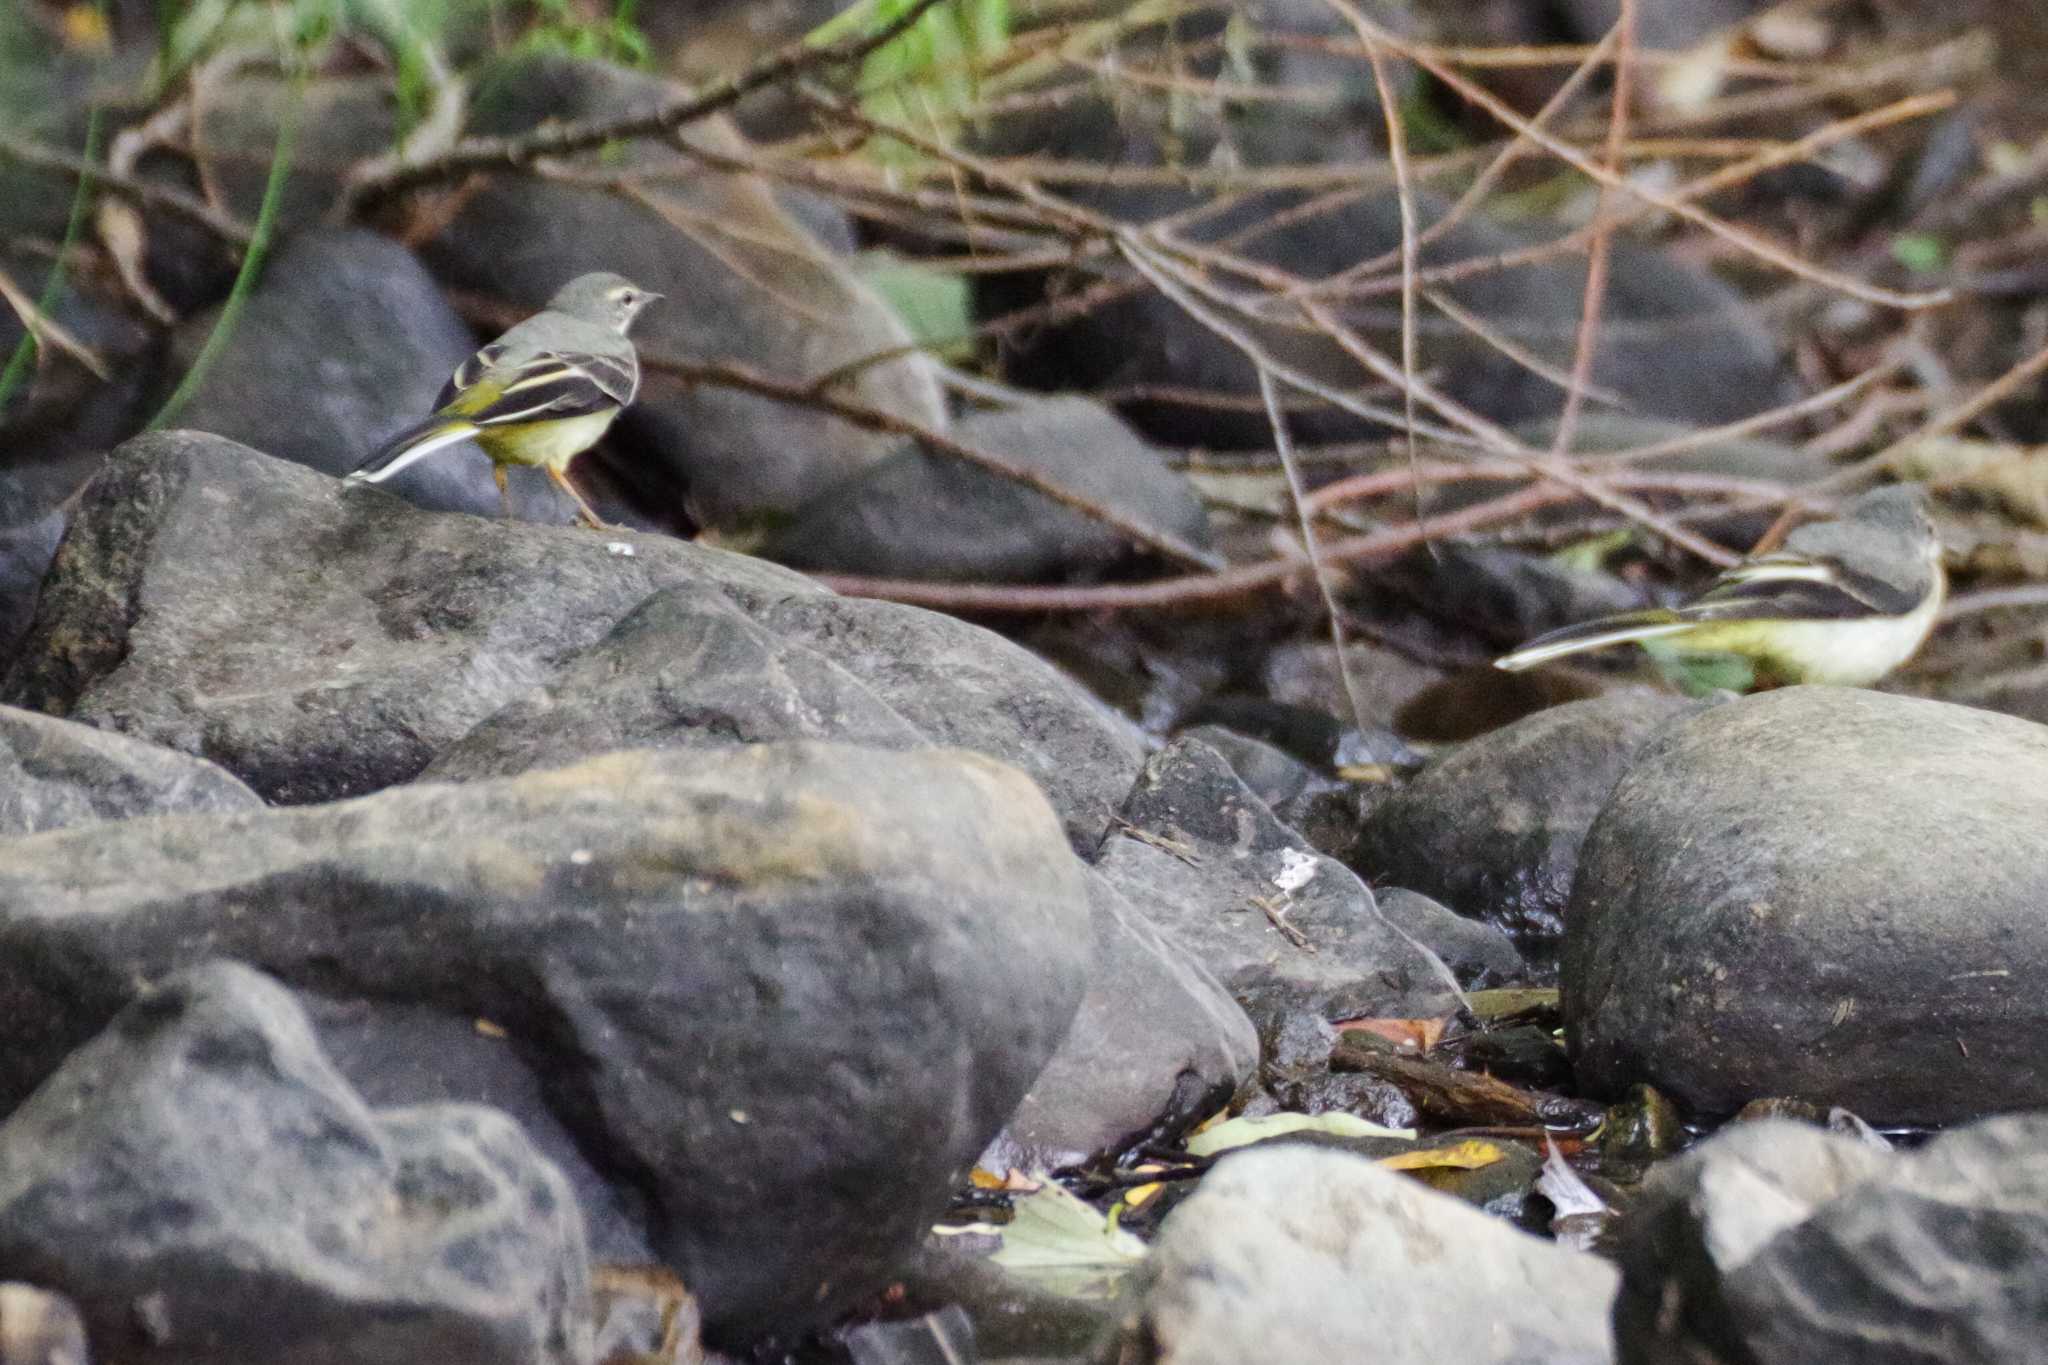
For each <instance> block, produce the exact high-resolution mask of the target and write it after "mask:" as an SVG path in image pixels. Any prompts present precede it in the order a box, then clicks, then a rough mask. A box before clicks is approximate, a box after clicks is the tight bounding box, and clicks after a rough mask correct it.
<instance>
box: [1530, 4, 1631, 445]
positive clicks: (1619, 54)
mask: <svg viewBox="0 0 2048 1365" xmlns="http://www.w3.org/2000/svg"><path fill="white" fill-rule="evenodd" d="M1635 27H1636V6H1635V0H1621V12H1620V15H1619V16H1618V17H1617V18H1616V19H1615V21H1614V32H1615V40H1614V104H1613V109H1612V111H1611V112H1610V114H1609V116H1608V121H1607V149H1606V152H1605V154H1604V157H1603V164H1604V166H1605V169H1606V170H1607V171H1608V173H1609V174H1610V175H1612V176H1613V177H1614V179H1615V181H1616V182H1620V181H1621V180H1622V174H1621V171H1622V165H1621V143H1622V139H1623V137H1624V136H1626V130H1627V128H1628V96H1629V86H1630V84H1631V82H1632V81H1633V80H1634V78H1635V72H1634V70H1633V69H1632V68H1631V66H1630V58H1632V57H1633V56H1634V55H1635V50H1636V36H1635ZM1597 193H1598V198H1597V200H1596V202H1595V203H1594V206H1593V240H1592V243H1591V245H1590V246H1588V247H1587V250H1586V287H1585V291H1584V297H1583V299H1582V300H1581V302H1580V304H1579V334H1578V336H1577V337H1575V338H1574V339H1573V341H1572V375H1571V383H1569V384H1567V385H1566V386H1565V390H1564V410H1563V411H1562V412H1560V413H1559V414H1558V419H1557V433H1556V435H1555V436H1553V437H1552V438H1551V442H1550V453H1551V455H1552V456H1553V457H1555V458H1559V459H1562V458H1563V457H1564V456H1566V455H1568V454H1570V453H1571V450H1572V438H1573V437H1574V436H1577V435H1578V432H1579V407H1580V405H1581V404H1582V403H1583V402H1584V401H1585V393H1586V383H1587V381H1588V380H1590V379H1591V378H1592V377H1593V358H1594V356H1595V355H1596V354H1598V352H1599V341H1600V309H1601V305H1602V304H1603V303H1604V302H1605V301H1606V298H1607V260H1608V253H1609V248H1610V247H1612V245H1613V243H1614V222H1613V218H1612V216H1611V214H1610V212H1609V209H1610V204H1611V201H1612V196H1613V190H1612V188H1611V187H1610V186H1608V185H1606V184H1602V185H1601V186H1600V188H1599V190H1598V192H1597Z"/></svg>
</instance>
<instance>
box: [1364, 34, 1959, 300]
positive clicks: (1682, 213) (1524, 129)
mask: <svg viewBox="0 0 2048 1365" xmlns="http://www.w3.org/2000/svg"><path fill="white" fill-rule="evenodd" d="M1326 3H1328V4H1331V5H1334V6H1336V7H1338V8H1339V9H1341V10H1342V11H1343V12H1344V15H1345V17H1346V18H1347V19H1350V20H1351V22H1352V24H1353V26H1354V27H1357V26H1364V27H1366V28H1369V29H1370V30H1371V32H1372V35H1373V37H1374V38H1375V39H1377V40H1378V41H1380V42H1382V43H1384V44H1386V45H1387V46H1388V47H1391V48H1392V49H1394V50H1395V51H1396V52H1399V53H1401V54H1402V55H1403V56H1406V57H1407V58H1408V59H1409V60H1410V61H1413V62H1415V63H1417V64H1418V65H1420V66H1421V67H1422V68H1423V69H1424V70H1426V71H1428V72H1429V73H1430V74H1431V75H1433V76H1435V77H1436V78H1437V79H1438V80H1440V81H1442V82H1443V83H1444V84H1445V85H1447V86H1449V87H1450V88H1451V89H1452V90H1454V91H1455V92H1457V93H1458V94H1459V95H1461V96H1463V97H1464V98H1465V99H1467V100H1470V101H1471V102H1472V103H1474V104H1476V105H1478V106H1479V107H1480V108H1482V109H1484V110H1485V111H1486V112H1487V113H1488V114H1490V115H1492V116H1493V117H1494V119H1496V120H1497V121H1498V122H1500V123H1501V124H1502V125H1504V126H1505V127H1508V128H1511V129H1513V130H1514V131H1516V132H1518V133H1523V134H1524V135H1526V136H1527V137H1528V138H1529V139H1530V140H1531V141H1533V142H1535V143H1536V144H1537V145H1538V146H1540V147H1542V148H1543V149H1544V150H1545V151H1547V152H1549V153H1550V154H1551V155H1552V156H1554V157H1556V158H1558V159H1559V160H1560V161H1563V162H1565V163H1566V164H1567V165H1569V166H1571V167H1572V168H1574V169H1575V170H1577V171H1578V172H1579V173H1580V174H1582V175H1585V176H1586V177H1588V178H1589V179H1591V180H1592V181H1593V182H1594V183H1595V184H1599V185H1604V186H1606V187H1608V188H1610V189H1616V190H1620V191H1621V192H1623V193H1624V194H1629V195H1633V196H1634V197H1635V198H1637V199H1639V200H1641V201H1642V202H1643V203H1645V204H1647V205H1649V206H1650V207H1652V208H1655V209H1661V210H1663V211H1664V212H1666V213H1669V214H1672V215H1674V216H1676V217H1679V218H1683V219H1684V220H1685V221H1686V222H1688V223H1692V224H1694V225H1695V226H1698V227H1702V228H1705V229H1706V230H1707V231H1708V232H1711V233H1713V234H1714V235H1715V236H1717V237H1720V238H1722V239H1723V240H1724V241H1727V242H1730V243H1732V244H1734V245H1735V246H1736V247H1738V248H1739V249H1741V250H1742V251H1745V252H1747V253H1749V254H1750V255H1752V256H1755V257H1756V258H1757V259H1759V260H1762V261H1767V262H1769V263H1770V264H1772V265H1775V266H1777V267H1778V268H1779V269H1781V270H1784V271H1786V272H1787V273H1789V274H1793V275H1797V276H1798V277H1800V278H1801V279H1806V280H1811V281H1813V282H1814V283H1816V284H1821V285H1825V286H1827V287H1828V288H1831V289H1834V290H1837V291H1839V292H1841V293H1844V294H1847V295H1849V296H1850V297H1852V298H1859V299H1862V300H1864V301H1865V302H1866V303H1879V304H1884V305H1885V306H1887V307H1891V308H1908V309H1914V308H1930V307H1933V306H1935V305H1937V304H1942V303H1947V302H1949V301H1950V299H1951V298H1952V297H1953V295H1952V293H1951V292H1950V291H1949V290H1946V289H1939V290H1933V291H1930V292H1926V293H1918V294H1906V293H1900V292H1899V291H1897V290H1893V289H1882V288H1879V287H1878V286H1876V285H1873V284H1868V283H1866V282H1864V281H1862V280H1858V279H1854V278H1852V277H1850V276H1847V275H1843V274H1840V273H1839V272H1837V271H1832V270H1828V269H1825V268H1823V267H1821V266H1817V265H1814V264H1812V263H1811V262H1809V261H1804V260H1801V259H1800V258H1799V257H1797V256H1794V255H1793V254H1791V253H1790V252H1788V251H1785V250H1783V249H1782V248H1780V247H1778V246H1776V245H1774V244H1772V243H1771V242H1769V241H1766V240H1765V239H1764V238H1762V237H1759V236H1757V235H1756V234H1755V233H1753V232H1750V231H1749V230H1747V229H1746V228H1740V227H1737V226H1735V225H1734V224H1733V223H1730V222H1728V221H1727V220H1726V219H1723V218H1720V217H1718V216H1716V215H1714V214H1711V213H1708V212H1706V211H1705V210H1704V209H1701V208H1698V207H1696V206H1694V205H1692V204H1688V203H1685V202H1683V201H1682V200H1679V199H1677V198H1676V197H1674V196H1672V195H1669V194H1663V193H1660V192H1658V191H1656V190H1654V189H1651V188H1650V187H1649V186H1647V185H1639V184H1636V183H1635V182H1633V181H1631V180H1629V179H1628V178H1627V177H1625V176H1622V175H1620V174H1618V173H1616V172H1614V171H1610V170H1608V169H1607V168H1606V167H1605V166H1602V165H1600V164H1599V163H1598V162H1596V161H1595V160H1594V159H1593V158H1591V157H1589V156H1587V155H1586V154H1585V153H1584V152H1582V151H1580V150H1579V149H1578V148H1577V147H1575V146H1573V145H1572V144H1571V143H1570V142H1568V141H1566V140H1565V139H1563V138H1560V137H1557V136H1554V135H1553V134H1551V133H1549V132H1548V131H1546V130H1544V129H1542V128H1539V127H1536V126H1535V125H1534V124H1533V123H1531V122H1530V121H1529V120H1528V119H1526V118H1524V117H1522V115H1520V114H1518V113H1516V112H1515V111H1514V109H1513V108H1511V107H1510V106H1509V105H1508V104H1507V102H1506V101H1504V100H1502V99H1500V98H1499V97H1498V96H1496V95H1495V94H1494V93H1493V92H1492V91H1490V90H1488V89H1486V88H1485V87H1484V86H1482V85H1479V84H1478V83H1477V82H1475V81H1472V80H1468V79H1467V78H1466V77H1464V76H1462V75H1460V74H1459V73H1458V72H1457V71H1455V70H1453V69H1452V68H1450V67H1448V66H1446V65H1445V64H1444V63H1442V62H1439V61H1437V60H1435V59H1434V58H1432V57H1431V56H1430V55H1429V54H1428V53H1427V52H1425V51H1422V50H1420V49H1418V48H1416V47H1415V46H1414V45H1413V44H1411V43H1407V42H1404V41H1402V40H1401V39H1400V38H1399V37H1398V36H1397V35H1395V34H1393V33H1391V32H1389V31H1388V30H1386V29H1385V28H1383V27H1381V26H1380V25H1378V24H1375V23H1373V22H1372V20H1370V19H1368V18H1367V17H1366V16H1365V15H1364V14H1363V13H1362V12H1360V11H1359V9H1358V6H1357V5H1356V4H1355V3H1353V0H1326Z"/></svg>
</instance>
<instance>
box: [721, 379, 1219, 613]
mask: <svg viewBox="0 0 2048 1365" xmlns="http://www.w3.org/2000/svg"><path fill="white" fill-rule="evenodd" d="M951 434H952V435H953V436H954V437H956V438H957V439H958V440H960V441H961V442H963V443H964V444H966V445H969V446H972V447H974V448H976V449H980V450H985V451H987V452H989V453H990V454H992V455H998V456H1001V457H1002V458H1004V459H1006V460H1009V461H1011V462H1012V463H1014V464H1017V465H1020V466H1022V467H1023V468H1025V469H1028V470H1030V471H1031V472H1032V473H1034V474H1037V475H1040V476H1041V477H1043V478H1045V479H1047V480H1049V481H1051V482H1052V483H1054V484H1055V485H1057V486H1058V487H1060V488H1062V489H1065V490H1066V491H1067V492H1070V493H1073V494H1076V495H1078V496H1079V497H1082V498H1084V499H1086V500H1087V501H1088V502H1089V503H1091V504H1093V505H1094V506H1097V507H1104V508H1107V509H1109V510H1110V511H1113V512H1117V513H1120V514H1122V515H1123V516H1124V517H1125V518H1126V519H1128V520H1130V521H1132V522H1135V523H1137V524H1138V525H1140V526H1145V527H1148V528H1150V529H1152V530H1156V531H1162V532H1166V533H1168V534H1171V535H1173V536H1175V537H1178V538H1179V539H1181V540H1183V541H1186V542H1189V543H1191V544H1196V545H1206V544H1207V543H1208V541H1209V518H1208V514H1207V513H1206V512H1205V511H1204V510H1203V508H1202V503H1201V500H1200V499H1199V498H1198V497H1196V495H1195V490H1194V487H1193V485H1191V484H1190V483H1189V482H1188V481H1187V479H1186V478H1184V477H1183V476H1181V475H1180V474H1179V473H1177V472H1175V471H1174V470H1172V469H1169V468H1167V466H1166V462H1165V459H1164V456H1163V453H1162V452H1161V451H1160V450H1158V449H1157V448H1155V447H1153V446H1149V445H1147V444H1146V443H1145V442H1144V441H1142V440H1140V439H1139V438H1138V437H1137V436H1136V434H1134V433H1133V432H1132V431H1131V429H1130V428H1129V427H1127V426H1125V425H1124V424H1123V423H1122V422H1121V421H1119V420H1118V419H1117V417H1116V416H1115V415H1114V414H1113V413H1111V412H1110V411H1109V409H1108V408H1105V407H1103V406H1102V405H1101V404H1099V403H1095V402H1093V401H1091V400H1089V399H1086V398H1077V397H1065V398H1045V399H1035V400H1031V401H1028V402H1025V403H1021V404H1019V405H1017V406H1015V407H1011V408H1004V409H1000V410H997V411H993V412H984V413H977V414H975V415H974V416H971V417H968V418H965V419H963V420H962V421H961V422H960V423H959V424H958V425H957V426H956V427H955V428H954V429H953V431H952V433H951ZM1128 552H1129V543H1128V542H1127V540H1126V539H1125V538H1124V536H1122V535H1121V534H1120V533H1118V532H1117V531H1115V530H1113V529H1111V528H1110V527H1109V526H1107V525H1105V524H1104V523H1102V522H1100V521H1098V520H1096V519H1094V518H1092V517H1089V516H1087V515H1085V514H1084V513H1081V512H1078V511H1076V510H1074V509H1073V508H1070V507H1066V506H1063V505H1061V504H1060V503H1058V502H1055V501H1054V500H1053V499H1051V498H1049V497H1047V496H1046V495H1045V494H1043V493H1040V492H1038V491H1036V490H1035V489H1030V488H1026V487H1024V486H1023V485H1022V484H1019V483H1014V482H1012V481H1010V480H1008V479H1005V478H1002V477H1000V476H999V475H996V474H992V473H990V472H988V471H987V470H985V469H982V468H981V467H980V466H978V465H971V464H968V463H967V462H966V461H964V460H961V459H958V458H956V457H954V456H952V455H948V454H945V453H943V452H938V451H927V450H924V449H923V448H921V447H917V446H914V445H913V446H912V447H911V448H910V449H906V450H901V451H898V452H897V453H896V454H894V455H891V456H890V457H888V458H887V459H885V460H883V461H881V462H880V463H879V464H875V465H873V466H870V467H869V468H867V469H864V470H862V471H861V472H860V473H858V474H855V475H853V476H852V477H851V478H849V479H847V480H846V481H845V482H843V483H841V484H840V485H838V486H837V487H835V488H831V489H828V490H827V491H825V492H824V493H821V494H819V495H818V497H816V498H814V499H813V500H812V501H811V502H810V503H808V504H807V505H805V506H804V507H803V508H801V509H799V510H798V512H797V513H796V515H795V516H794V517H793V518H792V519H791V521H790V522H789V523H788V524H787V525H785V526H783V527H781V528H779V529H778V530H777V531H776V533H775V534H774V535H773V536H772V537H771V538H770V539H769V541H768V543H767V544H766V545H765V546H764V547H763V549H762V553H764V554H766V555H767V556H768V557H769V558H770V559H774V560H777V561H779V562H781V563H784V564H789V565H792V566H794V567H796V568H799V569H812V570H826V569H829V570H838V571H840V572H843V573H856V574H873V575H877V576H880V577H885V578H936V579H963V578H964V579H998V580H1005V579H1034V578H1043V577H1046V576H1048V575H1052V574H1057V573H1061V572H1065V571H1071V570H1074V569H1087V568H1100V567H1102V566H1104V565H1107V564H1109V563H1112V562H1113V561H1115V560H1116V559H1118V558H1120V557H1122V556H1123V555H1125V554H1127V553H1128Z"/></svg>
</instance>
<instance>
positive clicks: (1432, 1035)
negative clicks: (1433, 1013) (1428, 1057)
mask: <svg viewBox="0 0 2048 1365" xmlns="http://www.w3.org/2000/svg"><path fill="white" fill-rule="evenodd" d="M1450 1022H1451V1016H1450V1015H1448V1014H1445V1015H1440V1016H1438V1017H1436V1018H1434V1019H1340V1020H1338V1021H1337V1031H1338V1032H1340V1033H1370V1034H1372V1035H1373V1036H1374V1037H1376V1038H1384V1039H1386V1040H1387V1041H1388V1042H1390V1043H1392V1044H1393V1045H1394V1046H1395V1047H1398V1048H1400V1049H1402V1050H1403V1051H1404V1052H1427V1051H1429V1050H1430V1049H1431V1048H1433V1047H1435V1046H1436V1045H1437V1044H1438V1043H1440V1042H1442V1041H1443V1037H1444V1029H1445V1028H1446V1027H1447V1026H1449V1024H1450Z"/></svg>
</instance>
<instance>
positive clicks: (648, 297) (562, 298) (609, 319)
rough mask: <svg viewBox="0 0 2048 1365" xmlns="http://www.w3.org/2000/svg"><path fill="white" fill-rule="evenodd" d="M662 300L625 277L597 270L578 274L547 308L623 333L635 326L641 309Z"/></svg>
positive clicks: (563, 287) (557, 292)
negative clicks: (635, 319)
mask: <svg viewBox="0 0 2048 1365" xmlns="http://www.w3.org/2000/svg"><path fill="white" fill-rule="evenodd" d="M660 297H661V295H659V294H657V293H655V292H654V291H653V290H651V289H642V288H641V287H640V286H639V285H637V284H635V283H633V282H632V281H631V280H629V279H627V278H626V277H625V276H623V275H614V274H612V273H611V272H610V271H608V270H595V271H592V272H591V273H590V274H588V275H578V276H577V277H576V278H575V279H573V280H571V281H569V282H568V283H567V284H565V285H563V286H562V287H561V288H560V289H558V290H556V291H555V296H554V297H553V298H552V299H549V300H548V307H549V308H550V309H552V310H554V311H555V312H558V313H567V314H569V315H570V316H572V317H579V318H587V319H588V320H590V321H591V322H601V323H603V324H604V325H605V326H607V327H612V328H616V329H617V330H618V331H621V332H623V331H625V330H626V329H627V328H628V327H631V326H632V325H633V319H634V318H636V317H638V316H639V315H640V310H641V309H642V308H645V307H646V306H647V305H648V304H650V303H653V302H654V301H655V300H656V299H658V298H660Z"/></svg>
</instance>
